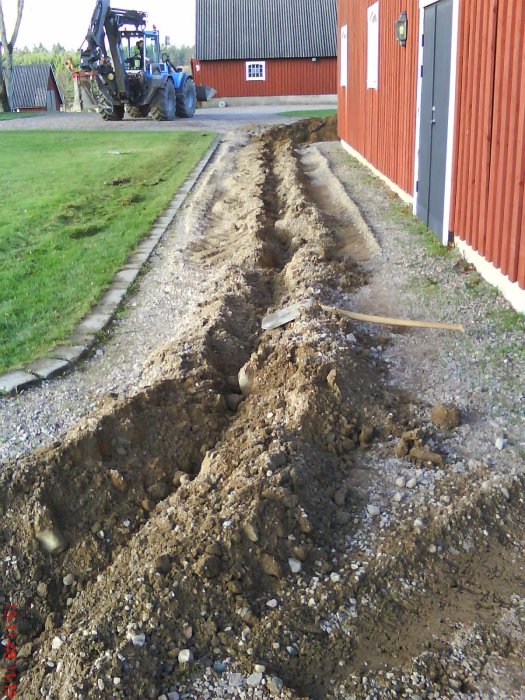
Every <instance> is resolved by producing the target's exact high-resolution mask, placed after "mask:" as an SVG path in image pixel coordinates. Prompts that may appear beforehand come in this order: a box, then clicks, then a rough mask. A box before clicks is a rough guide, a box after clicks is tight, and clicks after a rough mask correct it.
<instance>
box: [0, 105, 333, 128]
mask: <svg viewBox="0 0 525 700" xmlns="http://www.w3.org/2000/svg"><path fill="white" fill-rule="evenodd" d="M334 108H335V105H334V104H333V103H327V104H315V105H308V104H302V105H301V104H296V105H295V104H292V105H288V104H287V105H283V104H279V105H258V106H251V107H247V106H246V107H244V106H232V107H224V108H220V107H206V108H203V109H198V110H197V112H196V113H195V116H194V117H193V119H175V120H174V121H172V122H158V121H154V120H153V119H129V118H125V119H124V120H123V121H121V122H106V121H104V120H103V119H101V117H100V116H99V115H98V114H96V113H94V112H56V113H49V114H47V113H46V114H42V115H39V116H38V117H31V118H27V119H12V120H7V121H0V132H1V131H13V130H15V131H18V130H23V131H25V130H29V131H35V130H41V129H51V130H52V129H58V130H61V131H62V130H65V131H69V130H74V131H78V130H93V131H99V130H101V129H104V130H110V131H112V130H115V131H122V130H124V129H125V130H130V131H136V130H140V131H143V130H146V129H147V130H151V131H164V130H171V129H184V130H192V131H197V130H198V131H210V130H211V131H217V132H219V133H226V132H228V131H232V130H234V129H242V128H249V127H250V126H253V127H254V128H257V127H260V126H261V125H267V126H271V125H273V124H291V123H292V122H294V121H296V119H295V118H293V117H283V116H282V113H283V112H289V111H296V110H297V111H299V110H308V109H316V110H317V109H334Z"/></svg>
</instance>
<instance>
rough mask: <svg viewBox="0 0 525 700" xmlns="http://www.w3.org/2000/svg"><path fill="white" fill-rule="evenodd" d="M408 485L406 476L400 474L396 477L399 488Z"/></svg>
mask: <svg viewBox="0 0 525 700" xmlns="http://www.w3.org/2000/svg"><path fill="white" fill-rule="evenodd" d="M405 485H406V479H405V477H404V476H400V477H399V478H398V479H396V486H397V487H398V488H399V489H404V488H405Z"/></svg>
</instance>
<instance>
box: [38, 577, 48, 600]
mask: <svg viewBox="0 0 525 700" xmlns="http://www.w3.org/2000/svg"><path fill="white" fill-rule="evenodd" d="M36 592H37V594H38V595H39V596H40V598H45V597H46V596H47V583H44V581H40V583H39V584H38V585H37V587H36Z"/></svg>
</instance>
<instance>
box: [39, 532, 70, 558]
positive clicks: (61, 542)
mask: <svg viewBox="0 0 525 700" xmlns="http://www.w3.org/2000/svg"><path fill="white" fill-rule="evenodd" d="M36 538H37V540H38V541H39V542H40V544H41V545H42V547H43V548H44V549H45V550H46V552H49V554H60V553H61V552H63V551H64V550H65V549H67V546H68V545H67V542H66V540H65V538H64V537H63V536H62V534H61V533H60V532H58V530H48V529H46V530H42V531H41V532H37V534H36Z"/></svg>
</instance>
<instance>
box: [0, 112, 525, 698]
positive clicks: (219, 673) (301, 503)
mask: <svg viewBox="0 0 525 700" xmlns="http://www.w3.org/2000/svg"><path fill="white" fill-rule="evenodd" d="M330 128H331V129H332V131H331V132H330ZM330 133H331V135H332V137H333V136H334V133H333V125H332V126H331V125H330V124H328V125H327V124H326V123H323V124H321V125H319V124H317V123H315V124H314V125H313V126H311V127H310V128H308V127H307V125H305V123H300V124H299V125H296V126H294V127H288V128H287V129H282V128H281V129H278V130H275V129H273V130H271V131H269V132H267V133H265V134H263V135H262V136H258V135H253V136H252V137H248V136H246V137H245V139H244V144H243V145H242V146H241V147H238V148H235V149H234V150H232V151H231V152H230V153H228V154H227V156H228V157H227V158H226V161H225V163H226V166H225V170H224V173H223V177H222V179H219V180H218V181H217V183H218V184H217V185H216V187H215V189H214V191H213V192H209V193H208V200H207V202H206V203H205V206H203V210H202V212H201V216H200V217H199V221H197V222H196V226H199V227H200V229H201V232H202V235H200V236H199V238H198V240H197V241H196V242H195V243H194V244H193V245H192V246H191V248H190V249H189V250H187V251H186V255H187V264H188V265H190V266H195V267H198V266H207V267H210V268H211V269H212V270H213V276H212V281H211V283H210V288H209V295H208V301H207V303H205V304H203V305H202V307H201V309H200V313H199V315H198V316H197V317H196V318H195V322H194V324H193V330H192V332H191V334H190V335H188V337H186V338H185V339H184V342H174V343H171V344H170V343H168V344H166V345H164V346H163V347H160V348H158V350H157V351H156V352H155V353H154V354H153V355H152V356H151V358H150V360H149V363H148V365H147V367H146V368H145V370H144V375H143V377H144V379H143V384H142V386H141V387H138V388H137V391H136V393H135V394H134V395H133V396H132V397H129V398H125V399H122V398H119V397H118V396H113V395H108V396H107V397H105V399H104V401H103V403H102V405H101V406H100V408H99V409H98V410H97V411H95V412H94V413H93V414H91V415H90V416H88V417H87V418H85V419H83V420H82V422H81V424H79V425H78V426H77V427H76V428H75V429H74V430H72V431H71V432H70V433H69V434H68V435H67V436H66V437H65V438H64V439H63V440H62V441H60V442H57V443H55V444H54V445H53V446H52V447H51V448H46V449H42V450H40V451H38V452H36V453H34V454H32V455H31V456H29V457H27V458H24V459H21V460H18V461H16V462H14V463H11V464H8V465H7V466H5V467H4V469H3V470H2V472H1V474H0V480H1V495H0V515H1V516H2V523H3V531H2V534H1V537H0V558H1V561H2V566H3V572H2V578H1V581H0V598H4V599H5V600H9V601H10V602H11V603H12V604H16V606H17V610H18V618H17V625H18V630H17V631H18V645H19V655H18V661H17V666H18V671H19V674H20V675H19V679H18V683H19V695H21V696H23V697H25V698H40V697H48V698H57V699H60V700H66V699H67V700H70V699H71V698H86V699H91V698H157V697H159V696H160V695H161V694H162V693H166V694H167V693H168V692H170V691H171V692H172V693H175V692H176V691H180V692H181V694H183V693H186V694H185V695H184V694H183V697H190V698H204V697H210V698H212V697H234V696H235V697H237V693H238V692H240V691H238V690H230V691H227V690H221V691H219V690H216V691H212V690H211V688H213V686H214V683H215V684H216V685H217V688H219V687H220V684H221V682H222V681H221V678H222V679H223V678H225V677H226V675H227V671H230V670H236V671H238V672H240V673H241V674H242V675H243V676H244V677H248V676H249V675H250V674H251V673H252V672H253V668H254V665H255V664H262V665H263V666H264V668H263V671H262V673H263V675H264V679H263V680H262V681H259V680H258V679H256V680H257V683H256V682H255V681H254V680H253V678H252V681H253V683H252V684H251V685H250V684H248V686H243V687H244V690H243V692H244V695H243V697H283V698H286V697H288V698H292V697H294V698H300V697H304V698H319V699H321V698H352V697H357V698H361V697H362V698H364V697H370V698H375V697H377V698H383V697H384V698H397V697H412V698H417V697H420V698H422V697H440V698H441V697H487V698H489V697H516V698H518V697H520V693H521V692H522V690H521V689H522V688H523V684H524V682H525V677H524V671H523V666H522V658H523V654H524V652H525V644H524V642H523V639H524V637H523V632H524V629H523V628H524V625H525V609H524V603H525V601H524V599H523V598H522V597H521V596H522V595H523V596H525V591H524V586H523V547H524V544H525V542H524V536H523V533H524V525H525V522H524V521H525V515H524V511H523V499H522V495H521V494H522V487H523V484H522V483H521V481H520V479H519V478H518V477H517V476H514V477H509V479H507V480H505V479H503V478H498V479H495V478H494V479H492V478H491V477H490V475H489V474H488V469H487V467H486V466H484V465H483V464H479V466H478V468H477V469H476V470H475V472H470V473H469V475H468V479H467V478H466V477H465V475H464V474H461V473H455V472H452V471H449V472H448V473H447V478H446V479H445V480H442V481H439V482H437V486H436V491H435V493H434V496H435V499H433V500H432V502H430V501H429V502H427V503H423V504H421V506H420V507H419V509H418V512H417V518H415V517H414V513H413V512H412V511H411V510H410V509H406V510H403V509H400V510H399V512H398V513H397V515H396V516H395V517H388V518H381V520H380V521H379V519H378V518H377V517H376V516H377V515H378V512H376V510H374V506H373V504H369V503H368V499H367V495H366V484H367V481H368V480H369V479H370V478H374V477H373V472H372V471H371V464H373V463H374V462H375V461H376V462H382V463H383V462H385V461H388V459H390V458H396V459H402V460H406V462H407V463H410V464H412V465H426V467H427V468H430V469H435V470H440V469H441V470H443V469H445V470H446V469H447V459H446V456H444V450H442V449H441V448H440V436H442V435H446V433H447V431H450V430H453V429H454V427H455V425H456V423H455V419H454V416H455V413H454V411H453V409H452V408H450V407H448V408H447V407H441V409H440V408H438V409H436V424H437V425H438V427H439V430H437V429H436V428H435V427H434V428H432V427H430V425H429V424H428V423H426V424H424V425H423V424H422V422H421V419H420V412H419V410H418V409H419V404H420V400H419V398H418V397H417V396H414V395H413V394H410V395H409V394H408V393H407V392H405V391H404V390H403V389H402V388H398V387H395V386H393V385H392V384H391V383H389V381H388V367H387V366H386V364H385V363H383V362H382V361H381V360H380V359H378V357H377V355H376V353H375V352H374V348H375V347H376V346H377V345H378V344H380V343H383V344H388V343H389V342H390V340H389V337H388V334H386V333H385V337H384V338H381V337H379V338H378V335H377V332H376V334H375V335H374V336H372V335H369V333H368V331H367V329H366V327H364V326H359V325H356V324H355V323H353V322H352V321H350V320H349V319H344V318H341V317H338V316H337V315H335V314H332V315H329V314H327V313H325V312H324V311H322V310H321V308H320V306H319V305H318V304H317V303H316V302H314V304H313V305H312V306H311V307H310V308H308V309H305V310H303V311H302V312H301V313H300V315H299V317H298V319H297V320H296V321H295V322H293V323H290V324H288V325H286V326H283V327H279V328H276V329H274V330H270V331H266V332H264V331H262V330H261V319H262V317H263V316H264V315H265V314H267V313H269V312H272V311H275V310H277V309H279V308H280V307H282V306H285V305H286V304H288V303H291V302H296V301H298V300H301V299H307V298H310V297H312V298H314V299H315V300H318V301H323V302H324V301H325V300H329V299H330V298H332V297H333V295H334V294H337V293H351V292H353V291H355V290H356V289H358V288H359V287H361V286H362V285H364V284H366V283H367V272H366V269H367V268H366V264H365V263H366V261H369V260H370V259H372V258H373V256H374V255H376V254H377V253H378V251H379V246H378V245H377V242H376V241H375V239H374V238H373V236H372V235H371V234H370V232H369V231H368V230H367V229H366V227H365V226H364V225H363V222H362V220H360V218H359V215H358V213H357V212H354V210H353V209H352V205H351V203H350V202H349V201H348V200H347V199H345V196H346V195H345V193H344V190H343V189H341V190H338V189H337V182H336V180H335V178H334V179H333V182H332V181H330V180H329V179H328V178H329V174H328V173H326V172H324V171H322V170H321V171H319V167H321V165H320V161H319V158H320V156H319V153H318V152H317V151H315V152H313V151H309V150H308V149H307V150H304V149H303V148H302V147H301V148H299V147H298V144H300V143H304V142H306V141H310V140H316V139H318V138H319V134H321V135H322V138H324V139H325V138H327V137H328V135H329V134H330ZM312 134H313V135H312ZM228 159H229V160H228ZM323 173H324V174H323ZM374 522H375V523H376V524H375V526H374V527H373V528H372V525H373V523H374ZM363 523H366V524H367V527H368V535H367V537H366V538H365V539H363ZM371 528H372V529H371ZM181 650H189V651H190V652H191V654H192V656H193V658H194V660H195V662H194V663H193V664H187V663H182V662H181V660H180V658H179V653H180V652H181ZM204 674H206V675H205V677H206V678H207V679H208V681H207V682H208V684H209V688H210V690H209V691H204V690H202V688H203V687H204V686H202V685H199V683H201V680H202V678H204ZM275 676H278V677H279V678H280V679H282V681H283V682H284V686H283V687H282V689H281V684H280V683H278V679H277V680H276V679H275V678H274V677H275ZM495 677H498V678H499V681H498V688H499V689H498V691H497V692H496V694H494V690H493V689H494V687H495V685H494V683H495V681H494V678H495ZM199 679H201V680H199ZM214 679H215V680H214ZM198 688H201V690H198ZM250 693H252V694H250ZM172 697H176V695H173V696H172Z"/></svg>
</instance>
